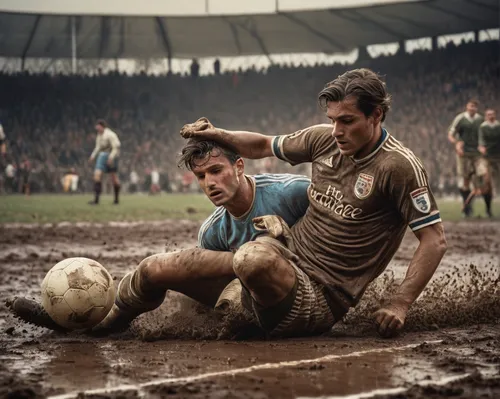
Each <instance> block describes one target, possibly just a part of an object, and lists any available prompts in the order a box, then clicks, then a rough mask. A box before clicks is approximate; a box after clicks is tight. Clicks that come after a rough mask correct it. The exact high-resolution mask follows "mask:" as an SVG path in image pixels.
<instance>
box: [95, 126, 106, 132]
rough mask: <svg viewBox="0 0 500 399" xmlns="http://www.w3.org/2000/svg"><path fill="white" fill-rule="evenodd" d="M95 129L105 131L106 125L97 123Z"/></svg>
mask: <svg viewBox="0 0 500 399" xmlns="http://www.w3.org/2000/svg"><path fill="white" fill-rule="evenodd" d="M95 130H97V132H98V133H102V132H104V126H102V125H100V124H97V125H95Z"/></svg>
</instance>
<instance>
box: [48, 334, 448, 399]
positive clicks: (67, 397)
mask: <svg viewBox="0 0 500 399" xmlns="http://www.w3.org/2000/svg"><path fill="white" fill-rule="evenodd" d="M441 342H442V340H435V341H424V342H420V343H418V344H408V345H404V346H396V347H392V348H376V349H367V350H364V351H357V352H351V353H346V354H343V355H326V356H322V357H318V358H315V359H302V360H292V361H286V362H278V363H263V364H257V365H255V366H250V367H243V368H239V369H233V370H224V371H215V372H211V373H204V374H198V375H193V376H187V377H170V378H164V379H158V380H153V381H150V382H145V383H142V384H135V385H134V384H123V385H118V386H116V387H112V388H98V389H91V390H88V391H74V392H69V393H64V394H61V395H54V396H49V397H48V399H75V398H77V397H78V395H79V394H81V393H83V394H87V395H100V394H101V395H102V394H104V395H105V394H109V393H112V392H120V391H132V390H135V391H141V390H142V389H143V388H147V387H152V386H157V385H163V384H175V383H188V382H192V381H198V380H203V379H206V378H212V377H225V376H234V375H236V374H244V373H251V372H252V371H259V370H272V369H279V368H282V367H294V366H301V365H303V364H309V363H318V362H330V361H333V360H337V359H345V358H349V357H359V356H363V355H367V354H370V353H382V352H395V351H401V350H405V349H412V348H416V347H417V346H419V345H421V344H422V343H427V344H439V343H441Z"/></svg>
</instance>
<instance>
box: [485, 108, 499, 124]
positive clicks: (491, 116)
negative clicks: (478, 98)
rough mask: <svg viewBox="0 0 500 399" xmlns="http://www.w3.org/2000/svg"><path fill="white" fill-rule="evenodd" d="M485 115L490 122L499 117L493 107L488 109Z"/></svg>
mask: <svg viewBox="0 0 500 399" xmlns="http://www.w3.org/2000/svg"><path fill="white" fill-rule="evenodd" d="M484 117H485V118H486V120H487V121H488V122H495V119H496V118H497V116H496V114H495V111H493V110H492V109H489V110H488V111H486V114H485V115H484Z"/></svg>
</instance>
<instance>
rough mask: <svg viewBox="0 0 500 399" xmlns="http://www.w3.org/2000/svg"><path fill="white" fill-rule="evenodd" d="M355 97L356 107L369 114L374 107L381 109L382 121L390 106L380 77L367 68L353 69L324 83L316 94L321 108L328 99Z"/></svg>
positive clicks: (335, 100)
mask: <svg viewBox="0 0 500 399" xmlns="http://www.w3.org/2000/svg"><path fill="white" fill-rule="evenodd" d="M351 96H352V97H355V98H356V99H357V107H358V109H359V110H360V111H361V112H363V114H365V116H367V117H368V116H370V115H371V114H372V113H373V111H374V110H375V108H377V107H380V108H381V109H382V121H384V120H385V116H386V114H387V112H389V109H390V108H391V95H390V94H389V93H388V92H387V89H386V85H385V82H384V81H383V80H382V78H381V77H380V76H379V75H378V74H376V73H375V72H373V71H372V70H370V69H367V68H361V69H353V70H352V71H348V72H346V73H344V74H343V75H340V76H339V77H337V79H335V80H332V81H331V82H329V83H327V84H326V85H325V88H324V89H323V90H321V92H320V93H319V95H318V101H319V104H320V106H321V108H322V109H323V110H325V109H326V108H327V106H328V102H330V101H334V102H337V101H343V100H345V99H346V98H348V97H351Z"/></svg>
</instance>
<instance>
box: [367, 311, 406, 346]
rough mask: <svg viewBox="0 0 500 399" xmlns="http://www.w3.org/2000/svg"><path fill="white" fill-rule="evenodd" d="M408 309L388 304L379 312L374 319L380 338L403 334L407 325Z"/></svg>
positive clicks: (374, 315)
mask: <svg viewBox="0 0 500 399" xmlns="http://www.w3.org/2000/svg"><path fill="white" fill-rule="evenodd" d="M407 312H408V308H406V307H405V306H402V305H394V304H388V305H386V306H384V307H382V308H381V309H379V310H377V311H376V312H375V313H374V314H373V317H374V318H375V323H376V324H377V327H378V333H379V334H380V336H382V337H385V338H388V337H394V336H396V335H397V334H399V333H400V332H401V330H402V329H403V326H404V324H405V319H406V313H407Z"/></svg>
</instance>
